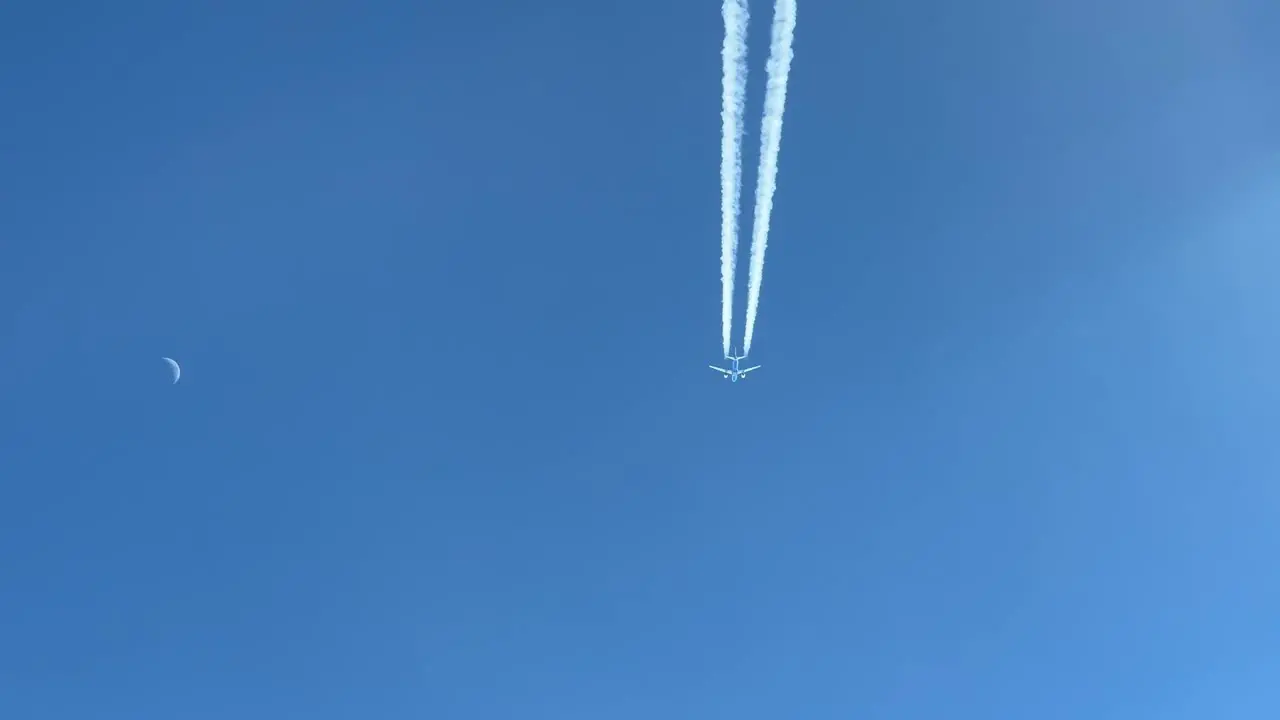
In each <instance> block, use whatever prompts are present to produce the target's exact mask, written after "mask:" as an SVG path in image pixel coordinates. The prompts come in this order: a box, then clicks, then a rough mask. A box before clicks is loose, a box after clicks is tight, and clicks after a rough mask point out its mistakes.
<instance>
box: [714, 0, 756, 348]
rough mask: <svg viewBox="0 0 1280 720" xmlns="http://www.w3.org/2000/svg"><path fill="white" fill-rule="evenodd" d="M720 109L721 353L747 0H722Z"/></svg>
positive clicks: (728, 305) (732, 251)
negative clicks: (722, 33)
mask: <svg viewBox="0 0 1280 720" xmlns="http://www.w3.org/2000/svg"><path fill="white" fill-rule="evenodd" d="M722 14H723V15H724V47H723V49H722V50H721V60H722V62H723V65H724V74H723V77H722V81H721V84H722V98H721V99H722V102H723V105H722V107H721V110H720V123H721V128H720V286H721V287H720V325H721V335H722V337H723V342H724V354H725V355H726V356H728V355H729V333H730V331H731V330H732V329H733V285H734V272H735V269H736V268H735V264H736V263H737V257H738V204H739V195H740V193H741V191H742V113H743V108H744V106H745V105H746V85H747V20H748V17H749V16H748V11H747V0H724V7H723V9H722Z"/></svg>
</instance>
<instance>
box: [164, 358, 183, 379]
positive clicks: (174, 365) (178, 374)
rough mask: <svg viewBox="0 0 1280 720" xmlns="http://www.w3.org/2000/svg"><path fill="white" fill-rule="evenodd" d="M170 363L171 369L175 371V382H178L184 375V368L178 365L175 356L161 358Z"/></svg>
mask: <svg viewBox="0 0 1280 720" xmlns="http://www.w3.org/2000/svg"><path fill="white" fill-rule="evenodd" d="M160 359H161V360H163V361H165V362H166V363H168V364H169V370H171V371H172V372H173V384H174V385H177V384H178V378H180V377H182V368H181V367H179V366H178V362H177V361H176V360H174V359H173V358H160Z"/></svg>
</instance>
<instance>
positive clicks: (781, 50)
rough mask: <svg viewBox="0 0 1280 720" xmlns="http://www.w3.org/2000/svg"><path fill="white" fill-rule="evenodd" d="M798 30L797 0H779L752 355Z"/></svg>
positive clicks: (760, 195)
mask: <svg viewBox="0 0 1280 720" xmlns="http://www.w3.org/2000/svg"><path fill="white" fill-rule="evenodd" d="M795 32H796V0H777V2H776V3H775V4H774V6H773V31H772V40H771V42H770V43H769V64H768V84H767V90H766V91H765V98H764V118H763V120H762V121H761V124H760V172H759V176H758V177H757V178H756V206H755V223H754V225H753V226H752V229H751V268H750V271H749V275H748V278H747V328H746V336H745V337H744V338H743V341H742V351H743V354H744V355H750V354H751V337H752V335H754V334H755V329H756V311H757V310H758V309H759V307H760V282H761V280H763V277H764V250H765V247H766V246H767V245H768V244H769V216H770V215H772V214H773V192H774V190H776V189H777V187H778V150H779V149H780V148H781V146H782V111H783V110H784V109H785V107H786V103H787V76H788V75H789V74H790V73H791V44H792V42H793V41H794V39H795Z"/></svg>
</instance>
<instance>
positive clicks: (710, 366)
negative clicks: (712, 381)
mask: <svg viewBox="0 0 1280 720" xmlns="http://www.w3.org/2000/svg"><path fill="white" fill-rule="evenodd" d="M707 367H709V368H711V369H712V370H719V371H720V372H722V373H724V374H725V375H732V374H733V373H731V372H729V371H728V370H725V369H724V368H721V367H716V366H715V365H708V366H707Z"/></svg>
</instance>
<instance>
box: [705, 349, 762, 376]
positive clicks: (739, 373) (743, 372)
mask: <svg viewBox="0 0 1280 720" xmlns="http://www.w3.org/2000/svg"><path fill="white" fill-rule="evenodd" d="M724 359H725V360H732V361H733V369H732V370H725V369H724V368H722V367H716V366H715V365H708V366H707V367H709V368H711V369H712V370H719V371H720V372H722V373H724V378H725V379H726V380H729V381H730V382H738V379H739V378H745V377H746V376H747V373H749V372H751V371H752V370H756V369H758V368H759V367H760V366H759V365H756V366H755V367H749V368H746V369H745V370H739V369H738V361H739V360H746V359H747V356H746V355H742V356H738V357H734V356H733V355H725V356H724Z"/></svg>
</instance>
